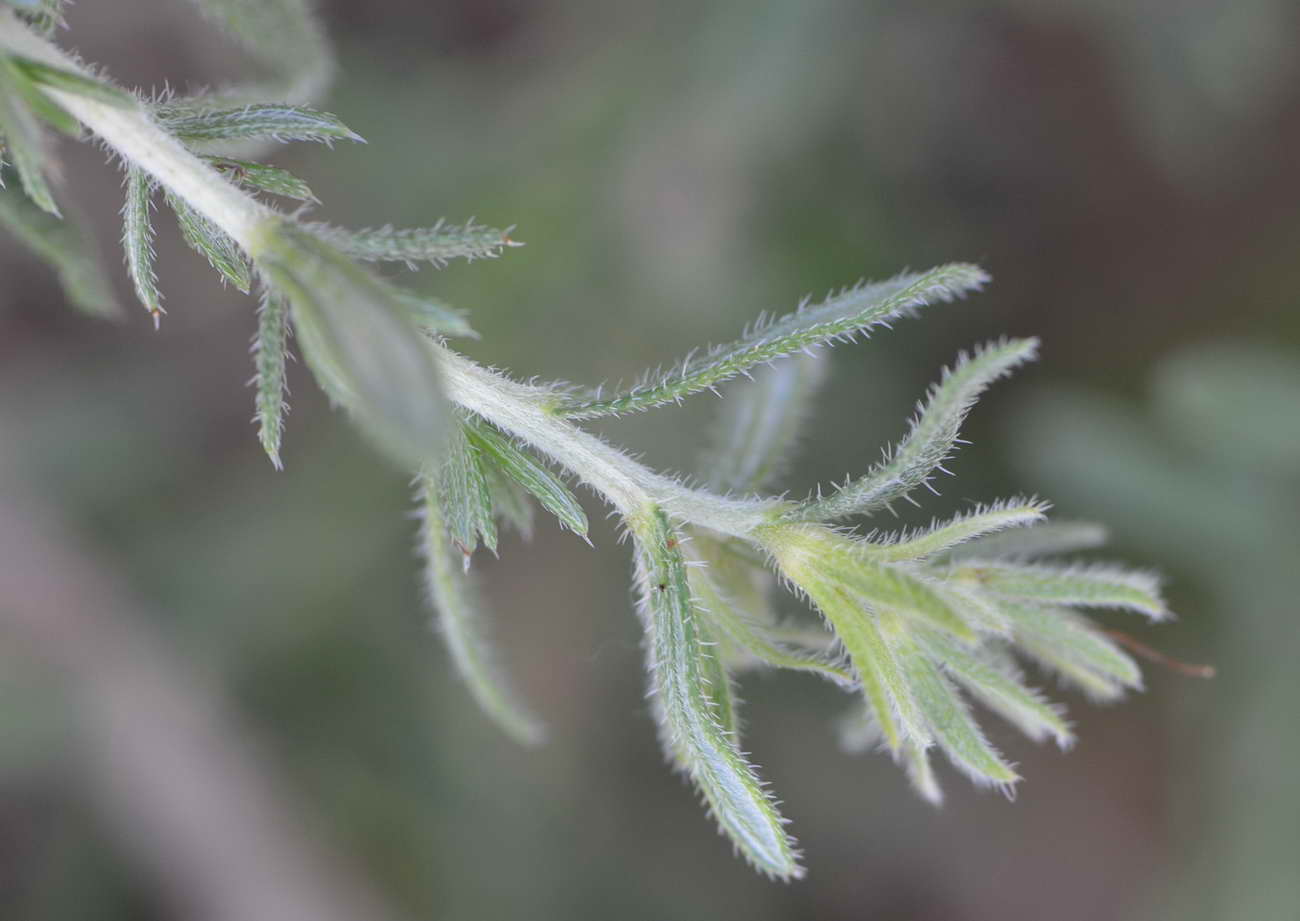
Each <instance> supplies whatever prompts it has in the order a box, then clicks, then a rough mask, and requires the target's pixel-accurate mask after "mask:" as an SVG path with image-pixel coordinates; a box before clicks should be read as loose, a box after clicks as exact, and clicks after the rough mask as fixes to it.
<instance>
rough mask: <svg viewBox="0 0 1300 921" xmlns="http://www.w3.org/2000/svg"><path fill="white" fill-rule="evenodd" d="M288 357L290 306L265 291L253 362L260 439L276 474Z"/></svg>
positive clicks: (270, 291)
mask: <svg viewBox="0 0 1300 921" xmlns="http://www.w3.org/2000/svg"><path fill="white" fill-rule="evenodd" d="M288 355H289V305H288V303H287V302H286V301H285V299H284V296H283V295H282V294H280V293H279V292H278V291H274V290H271V289H269V288H265V287H264V288H263V290H262V302H261V305H260V306H259V307H258V311H257V335H256V337H255V338H254V339H253V360H254V363H255V364H256V366H257V376H256V377H255V378H254V381H255V383H256V385H257V400H256V404H257V413H256V415H255V417H254V418H255V420H256V422H257V437H258V440H259V441H261V443H262V448H263V450H265V451H266V456H267V457H269V458H270V459H271V464H272V466H274V467H275V469H276V470H281V469H283V467H284V465H283V464H282V463H281V462H280V436H281V434H282V433H283V432H284V414H285V413H286V412H287V411H288V404H287V403H286V402H285V394H286V393H288V389H289V387H288V377H287V375H286V374H285V364H286V360H287V358H288Z"/></svg>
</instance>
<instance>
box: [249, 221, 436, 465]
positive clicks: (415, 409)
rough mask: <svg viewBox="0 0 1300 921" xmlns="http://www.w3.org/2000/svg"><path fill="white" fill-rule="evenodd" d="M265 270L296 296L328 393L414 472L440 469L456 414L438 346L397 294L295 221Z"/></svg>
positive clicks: (263, 258) (264, 253)
mask: <svg viewBox="0 0 1300 921" xmlns="http://www.w3.org/2000/svg"><path fill="white" fill-rule="evenodd" d="M257 266H258V269H259V270H260V271H261V273H262V275H263V277H264V278H265V280H266V281H267V282H268V283H269V284H270V285H271V286H272V287H273V288H275V289H277V290H279V291H280V292H281V293H282V294H284V295H286V296H287V297H288V299H289V303H290V305H291V306H292V315H293V323H294V330H295V332H296V334H297V339H298V344H299V346H300V347H301V349H302V354H303V357H304V358H305V359H306V361H307V364H308V366H309V367H310V368H311V370H312V373H313V374H314V375H315V376H316V378H317V380H318V381H319V382H320V384H321V386H322V387H323V388H324V389H325V391H326V392H327V393H328V394H329V395H330V396H331V397H332V398H333V399H334V400H336V401H337V402H339V403H341V404H343V405H344V406H346V407H347V408H348V409H349V411H350V412H351V413H352V415H353V417H354V418H355V419H356V420H357V423H358V424H359V425H360V426H361V427H362V429H363V430H364V431H365V432H366V433H367V434H368V435H369V436H370V437H371V439H372V440H374V441H375V443H376V444H378V445H379V446H380V447H381V448H382V449H383V450H385V451H386V452H387V453H389V454H390V456H392V457H393V458H394V459H396V460H397V461H398V462H399V463H401V464H403V465H404V466H406V467H407V468H408V469H418V468H420V467H421V466H423V465H424V464H425V463H426V462H431V461H434V460H435V459H436V458H437V456H438V454H439V450H440V447H441V444H442V438H443V434H444V432H445V431H446V429H447V428H448V419H449V416H450V412H449V410H448V409H447V407H446V404H445V402H444V399H443V396H442V386H441V381H440V377H439V373H438V368H437V365H436V363H435V358H434V356H433V354H432V352H431V350H430V349H429V343H428V342H427V339H426V337H425V335H424V334H423V333H421V332H420V331H419V330H418V329H417V328H416V326H415V324H414V322H413V321H412V320H411V317H410V314H409V312H408V309H407V307H406V305H405V304H404V303H403V302H402V301H401V300H399V299H398V298H396V297H394V296H393V293H392V288H391V286H389V285H386V284H383V283H381V282H380V281H379V280H378V279H376V278H375V277H374V276H372V275H371V274H370V273H369V272H367V271H366V270H365V269H363V268H361V267H360V266H358V265H357V264H356V263H354V262H352V261H351V260H349V259H347V258H346V257H345V256H343V255H342V254H341V253H338V252H336V251H335V250H333V249H332V248H331V247H329V246H327V245H325V244H324V243H323V242H321V241H320V240H318V239H316V238H315V237H314V236H312V235H311V234H308V233H303V232H300V231H298V230H297V229H296V228H295V227H293V226H292V225H291V224H289V223H287V222H286V223H283V224H280V225H278V226H277V227H276V228H275V229H274V230H273V231H271V232H268V233H266V234H265V237H264V239H263V240H262V241H261V246H260V248H259V251H258V258H257Z"/></svg>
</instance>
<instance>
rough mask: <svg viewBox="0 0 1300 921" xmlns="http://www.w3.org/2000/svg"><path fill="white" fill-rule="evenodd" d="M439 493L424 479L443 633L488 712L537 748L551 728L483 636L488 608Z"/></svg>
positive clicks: (425, 523)
mask: <svg viewBox="0 0 1300 921" xmlns="http://www.w3.org/2000/svg"><path fill="white" fill-rule="evenodd" d="M439 494H440V490H439V488H438V486H437V485H436V484H435V483H434V482H433V480H432V478H430V477H422V478H421V479H420V490H419V501H420V506H421V512H422V522H421V527H420V550H421V553H422V555H423V556H424V560H425V588H426V591H427V592H428V596H429V601H430V602H431V603H432V605H433V607H434V610H435V611H436V612H437V614H438V626H439V629H440V632H441V633H442V636H443V639H444V640H445V641H446V643H447V648H448V650H449V651H450V652H451V658H452V662H453V663H455V666H456V669H457V671H458V672H459V673H460V676H461V679H462V680H463V681H464V682H465V684H466V685H467V686H468V687H469V690H470V693H471V694H473V696H474V699H475V700H476V701H477V702H478V704H479V706H480V707H482V708H483V711H484V712H485V713H487V714H488V716H490V717H491V718H492V719H493V720H494V721H495V722H496V723H497V725H499V726H500V727H501V728H502V729H503V730H504V731H505V732H506V734H507V735H509V736H510V737H511V738H513V739H514V740H515V741H517V742H519V743H521V744H524V745H536V744H538V743H540V742H541V741H542V740H543V738H544V736H545V730H544V728H543V726H542V724H541V723H540V722H539V721H538V720H537V718H536V717H534V716H533V714H532V713H531V712H530V711H529V709H528V707H527V706H525V705H524V703H523V702H522V701H521V700H520V699H519V697H518V695H517V694H515V692H514V691H513V690H512V689H511V687H510V685H509V683H508V682H507V681H506V679H505V676H504V675H503V674H502V672H501V670H500V669H499V668H498V666H497V664H496V662H495V659H494V657H493V654H492V650H491V647H490V645H489V643H488V641H487V638H486V636H485V635H484V632H483V627H482V623H483V619H484V617H483V610H482V604H481V601H480V599H479V596H478V592H477V590H476V588H475V585H474V582H473V581H472V578H471V574H470V573H468V572H466V571H464V569H463V568H462V567H461V566H460V565H459V564H458V561H457V560H456V557H457V556H459V553H458V552H456V551H455V550H453V548H452V547H451V546H450V545H449V544H448V541H447V529H446V527H445V520H444V518H443V514H442V507H441V505H440V502H439V498H438V497H439Z"/></svg>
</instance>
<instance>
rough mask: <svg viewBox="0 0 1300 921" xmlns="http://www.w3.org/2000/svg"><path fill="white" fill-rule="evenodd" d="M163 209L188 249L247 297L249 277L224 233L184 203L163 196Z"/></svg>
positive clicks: (240, 256) (240, 254)
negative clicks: (173, 219)
mask: <svg viewBox="0 0 1300 921" xmlns="http://www.w3.org/2000/svg"><path fill="white" fill-rule="evenodd" d="M164 198H165V199H166V201H167V206H168V207H169V208H171V209H172V211H173V212H175V214H176V223H177V225H178V226H179V227H180V229H181V237H182V238H183V239H184V240H185V242H186V243H187V244H189V247H190V249H192V250H194V252H196V253H198V254H199V255H200V256H202V257H204V258H205V259H207V260H208V264H209V265H211V266H212V267H213V268H214V269H216V270H217V274H219V275H220V276H221V277H222V279H223V280H224V281H228V282H230V283H231V284H232V285H234V286H235V287H236V288H237V289H239V290H240V291H242V292H243V293H244V294H247V293H248V292H249V291H250V290H251V289H252V286H253V273H252V270H251V269H250V268H249V266H248V260H247V259H246V258H244V253H243V251H242V250H240V248H239V246H238V244H236V243H235V241H234V240H232V239H230V237H229V236H228V235H227V234H226V232H225V231H224V230H222V229H221V228H220V227H218V226H217V225H216V224H214V223H212V222H211V221H209V220H208V219H207V218H206V217H204V216H203V215H201V214H199V213H198V212H197V211H195V210H194V209H193V208H191V207H190V206H189V205H188V204H187V203H186V202H185V201H184V199H181V198H178V197H176V196H175V195H173V194H172V193H171V192H164Z"/></svg>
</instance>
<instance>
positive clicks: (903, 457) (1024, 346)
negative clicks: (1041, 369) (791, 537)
mask: <svg viewBox="0 0 1300 921" xmlns="http://www.w3.org/2000/svg"><path fill="white" fill-rule="evenodd" d="M1037 351H1038V340H1037V339H1012V340H1007V341H1003V342H995V343H991V344H989V345H986V346H985V347H983V348H982V349H977V350H976V351H975V352H974V354H972V355H970V356H967V355H964V354H963V355H962V356H960V357H959V358H958V360H957V363H956V365H954V366H953V367H952V368H951V369H945V370H944V372H943V378H942V379H941V380H940V382H939V383H938V384H936V385H935V386H934V387H932V388H931V389H930V394H929V398H928V400H927V401H926V402H925V403H924V404H918V406H917V415H916V417H915V418H914V419H913V420H912V428H911V431H909V432H908V433H907V436H906V437H905V438H904V439H903V440H902V441H901V442H900V443H899V444H898V446H897V447H896V448H894V450H893V451H892V452H891V453H890V454H889V455H888V456H887V457H886V458H885V460H883V461H882V462H880V463H879V464H877V465H876V466H874V467H873V468H872V469H871V470H870V471H868V472H867V474H866V475H865V476H862V477H859V478H858V479H856V480H851V481H849V482H848V483H846V484H844V486H842V487H840V488H839V489H838V490H837V491H836V492H834V493H832V494H831V495H829V496H820V495H819V496H818V497H817V498H815V499H809V500H808V501H806V502H804V503H802V504H800V505H799V506H797V507H796V508H794V509H792V510H791V511H790V512H788V513H787V515H786V517H787V518H789V519H793V520H799V521H833V520H835V519H837V518H846V517H848V516H851V515H862V514H867V513H869V512H873V511H876V510H877V509H881V508H884V507H886V506H887V505H889V503H890V502H893V501H894V500H896V499H901V498H903V497H905V496H907V494H908V493H910V492H911V491H912V490H913V489H916V488H917V487H918V486H921V485H922V484H927V483H928V482H929V479H930V476H931V474H933V473H934V471H935V470H936V469H942V466H941V465H942V464H943V462H944V461H945V460H947V458H948V456H949V455H950V454H951V453H952V451H953V448H954V446H955V444H956V442H957V434H958V432H959V431H960V429H961V423H962V421H963V420H964V419H965V418H966V414H967V413H968V412H970V409H971V407H972V406H973V405H974V404H975V401H976V399H978V398H979V395H980V394H981V393H983V392H984V390H985V389H986V388H987V387H988V386H989V384H991V383H993V382H994V381H995V380H997V379H998V378H1000V377H1003V376H1005V375H1006V374H1009V373H1010V372H1011V370H1012V369H1013V368H1015V367H1016V366H1017V365H1019V364H1022V363H1023V362H1026V361H1029V360H1031V359H1033V358H1034V357H1035V355H1036V354H1037Z"/></svg>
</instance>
